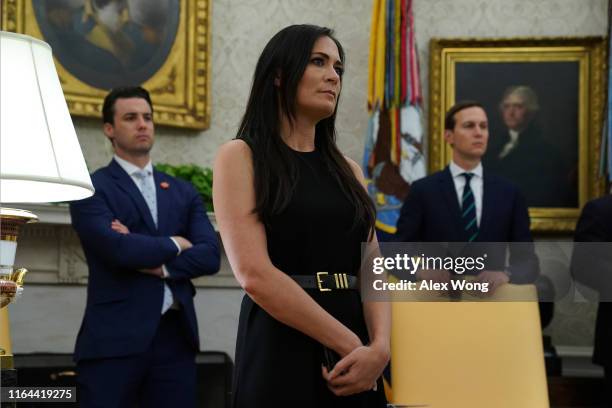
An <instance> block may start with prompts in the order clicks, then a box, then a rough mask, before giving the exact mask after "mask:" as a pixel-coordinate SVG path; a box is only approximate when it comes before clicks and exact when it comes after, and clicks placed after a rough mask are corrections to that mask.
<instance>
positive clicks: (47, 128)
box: [0, 31, 94, 369]
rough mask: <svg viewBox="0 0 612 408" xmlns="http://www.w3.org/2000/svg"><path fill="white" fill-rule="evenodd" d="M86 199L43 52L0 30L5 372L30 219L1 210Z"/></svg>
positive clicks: (1, 363) (71, 133) (0, 352)
mask: <svg viewBox="0 0 612 408" xmlns="http://www.w3.org/2000/svg"><path fill="white" fill-rule="evenodd" d="M93 193H94V188H93V185H92V184H91V179H90V178H89V172H88V170H87V166H86V164H85V159H84V158H83V153H82V152H81V147H80V145H79V141H78V139H77V135H76V132H75V130H74V125H73V124H72V120H71V118H70V113H69V112H68V106H67V105H66V100H65V99H64V94H63V92H62V87H61V85H60V81H59V77H58V75H57V72H56V70H55V65H54V62H53V55H52V53H51V47H50V46H49V45H48V44H47V43H45V42H43V41H40V40H37V39H35V38H32V37H29V36H26V35H21V34H15V33H9V32H4V31H0V204H1V205H2V207H0V367H2V368H3V369H12V368H13V359H12V354H11V342H10V336H9V324H8V311H7V308H6V305H8V304H9V303H10V302H11V301H12V300H14V299H15V297H16V296H17V295H18V294H19V293H20V292H21V290H22V285H23V276H24V275H25V272H26V271H25V270H24V269H18V270H16V271H14V270H13V265H14V262H15V253H16V250H17V238H18V236H19V229H20V227H21V226H22V225H23V224H25V223H28V222H33V221H35V220H36V219H37V217H36V215H34V214H32V213H31V212H29V211H25V210H19V209H16V208H7V207H4V206H5V205H6V204H8V203H50V202H63V201H71V200H79V199H82V198H86V197H89V196H91V195H92V194H93Z"/></svg>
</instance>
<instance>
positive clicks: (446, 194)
mask: <svg viewBox="0 0 612 408" xmlns="http://www.w3.org/2000/svg"><path fill="white" fill-rule="evenodd" d="M395 235H396V241H401V242H465V241H467V239H468V237H467V236H466V233H465V230H464V225H463V221H462V218H461V211H460V208H459V201H458V199H457V193H456V192H455V185H454V183H453V179H452V175H451V172H450V170H449V168H448V167H446V168H445V169H444V170H442V171H440V172H437V173H434V174H432V175H430V176H428V177H425V178H423V179H420V180H417V181H416V182H414V183H413V184H412V186H411V188H410V192H409V193H408V196H407V197H406V201H405V202H404V205H403V206H402V210H401V213H400V218H399V220H398V222H397V232H396V234H395ZM476 242H477V243H481V244H479V245H476V246H474V245H471V247H472V249H474V248H476V250H477V251H478V252H483V251H485V253H487V255H488V259H487V262H486V266H487V268H486V269H488V270H503V269H507V268H506V250H507V247H506V246H505V245H503V244H498V243H503V242H526V243H531V242H532V238H531V232H530V231H529V214H528V211H527V206H526V205H525V200H524V199H523V197H522V195H521V194H520V192H519V191H518V189H517V188H516V187H515V186H514V185H513V184H511V183H509V182H507V181H505V180H504V179H502V178H499V177H496V176H494V175H492V174H488V173H487V172H486V171H483V197H482V217H481V221H480V227H479V234H478V237H477V239H476ZM484 243H487V244H484ZM489 243H495V244H489ZM455 255H457V254H455ZM508 269H509V271H510V272H511V282H513V283H527V282H533V281H534V280H535V279H536V278H537V275H538V273H539V271H538V266H537V258H536V257H535V254H534V252H533V245H532V244H521V245H520V246H518V245H517V246H516V247H511V248H510V266H509V268H508Z"/></svg>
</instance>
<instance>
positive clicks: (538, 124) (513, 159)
mask: <svg viewBox="0 0 612 408" xmlns="http://www.w3.org/2000/svg"><path fill="white" fill-rule="evenodd" d="M430 52H431V64H430V70H431V71H430V134H431V144H430V162H429V167H430V170H431V171H435V170H439V169H441V168H443V167H444V166H446V165H447V164H448V162H449V161H450V158H451V147H450V146H448V145H447V144H446V143H445V141H444V113H445V112H446V111H447V110H448V109H449V108H450V107H451V106H452V105H453V104H454V103H456V102H458V101H463V100H473V101H477V102H480V103H481V104H482V105H483V106H484V108H485V111H486V112H487V117H488V120H489V143H488V147H487V152H486V154H485V156H484V157H483V166H484V169H485V172H490V173H494V174H498V175H500V176H502V177H504V178H506V179H508V180H510V181H511V182H513V183H514V184H515V185H517V186H518V188H519V189H520V190H521V191H522V193H523V195H524V196H525V200H526V201H527V204H528V206H529V214H530V217H531V227H532V230H534V231H542V232H544V231H546V232H549V231H550V232H563V231H566V232H567V231H571V230H573V229H574V227H575V224H576V221H577V219H578V216H579V214H580V210H581V208H582V206H583V205H584V204H585V203H586V201H588V200H589V199H590V198H593V197H596V196H599V195H601V194H602V193H603V189H604V184H605V183H604V180H603V178H600V177H599V157H600V143H601V132H602V118H603V108H604V97H605V92H604V74H605V72H606V71H605V66H606V61H605V41H604V39H603V38H599V37H588V38H533V39H433V40H432V41H431V46H430Z"/></svg>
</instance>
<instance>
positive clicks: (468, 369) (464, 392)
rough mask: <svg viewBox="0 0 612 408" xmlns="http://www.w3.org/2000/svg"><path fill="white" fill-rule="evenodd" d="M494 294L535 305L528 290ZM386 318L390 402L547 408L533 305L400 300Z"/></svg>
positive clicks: (439, 407) (446, 407) (435, 407)
mask: <svg viewBox="0 0 612 408" xmlns="http://www.w3.org/2000/svg"><path fill="white" fill-rule="evenodd" d="M494 296H495V298H496V299H497V300H503V299H506V300H509V299H517V298H518V299H528V298H532V299H537V297H536V291H535V287H533V286H532V285H521V286H517V285H504V286H503V287H501V288H500V289H499V290H498V291H497V293H496V294H495V295H494ZM392 312H393V325H392V336H391V381H392V387H393V402H394V403H395V404H398V405H400V404H407V405H408V404H426V405H428V406H429V407H432V408H479V407H482V408H485V407H486V408H491V407H495V408H506V407H507V408H545V407H548V406H549V403H548V392H547V385H546V370H545V367H544V354H543V347H542V331H541V328H540V316H539V311H538V304H537V302H536V301H521V302H517V301H497V302H491V301H487V302H471V301H461V302H423V301H412V302H406V301H404V302H393V305H392Z"/></svg>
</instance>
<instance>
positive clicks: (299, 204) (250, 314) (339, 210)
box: [233, 151, 386, 408]
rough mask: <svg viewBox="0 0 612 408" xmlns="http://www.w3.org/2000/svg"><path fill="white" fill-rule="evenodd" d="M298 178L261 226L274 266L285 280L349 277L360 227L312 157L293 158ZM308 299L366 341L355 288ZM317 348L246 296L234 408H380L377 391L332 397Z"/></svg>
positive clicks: (301, 154) (354, 265)
mask: <svg viewBox="0 0 612 408" xmlns="http://www.w3.org/2000/svg"><path fill="white" fill-rule="evenodd" d="M292 154H293V155H294V156H295V160H296V161H297V162H298V163H299V164H298V167H299V179H298V182H297V185H296V189H295V192H294V194H293V197H292V199H291V201H290V204H289V206H288V207H287V208H286V209H285V210H284V211H283V213H282V214H279V215H277V216H275V217H274V219H272V220H271V222H270V223H269V225H268V226H267V227H266V237H267V242H268V252H269V254H270V258H271V260H272V262H273V263H274V265H275V266H276V267H278V268H279V269H280V270H281V271H283V272H285V273H287V274H289V275H314V274H316V272H317V271H327V272H330V273H334V272H338V273H348V274H351V275H356V274H357V271H358V269H359V262H360V251H361V242H363V241H365V240H366V238H367V230H366V229H365V228H354V227H353V222H354V217H355V209H354V207H353V205H352V204H351V203H350V201H349V200H348V199H347V198H346V197H345V196H344V195H343V194H342V191H341V190H340V187H339V185H338V183H337V182H336V181H335V180H334V178H333V176H332V175H331V173H330V172H329V170H328V169H327V167H326V165H325V163H324V162H323V160H322V157H321V155H320V153H319V152H318V151H314V152H294V151H292ZM306 291H307V293H308V294H309V295H311V296H312V297H313V299H314V300H315V301H316V302H317V303H319V304H320V305H321V306H322V307H323V308H324V309H325V310H327V311H328V312H329V313H330V314H331V315H333V316H334V317H335V318H336V319H338V320H339V321H340V322H342V323H343V324H344V325H346V326H347V327H348V328H349V329H351V330H352V331H353V332H354V333H355V334H357V335H358V336H359V337H360V338H361V340H362V342H363V343H364V344H368V343H369V339H368V332H367V328H366V325H365V320H364V316H363V309H362V303H361V297H360V295H359V292H358V291H357V290H334V291H331V292H319V291H318V290H316V289H314V290H311V289H306ZM322 362H323V347H322V346H321V344H319V343H318V342H317V341H315V340H313V339H312V338H310V337H308V336H306V335H304V334H303V333H301V332H299V331H297V330H295V329H293V328H290V327H289V326H286V325H285V324H283V323H280V322H279V321H277V320H275V319H274V318H273V317H271V316H270V315H269V314H268V313H267V312H266V311H264V310H263V309H261V308H260V307H259V306H258V305H257V304H255V303H254V302H253V301H252V300H251V298H249V297H248V296H245V297H244V299H243V301H242V307H241V310H240V322H239V326H238V338H237V342H236V366H235V372H234V386H233V401H234V408H247V407H248V408H264V407H265V408H268V407H291V408H327V407H330V408H331V407H334V408H336V407H347V408H348V407H350V408H361V407H363V408H366V407H367V408H379V407H380V408H383V407H386V400H385V396H384V391H383V385H382V382H381V381H379V384H378V391H368V392H364V393H360V394H356V395H353V396H349V397H336V396H335V395H334V394H333V393H332V392H331V391H329V390H328V388H327V386H326V382H325V380H324V379H323V377H322V375H321V364H322Z"/></svg>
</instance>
